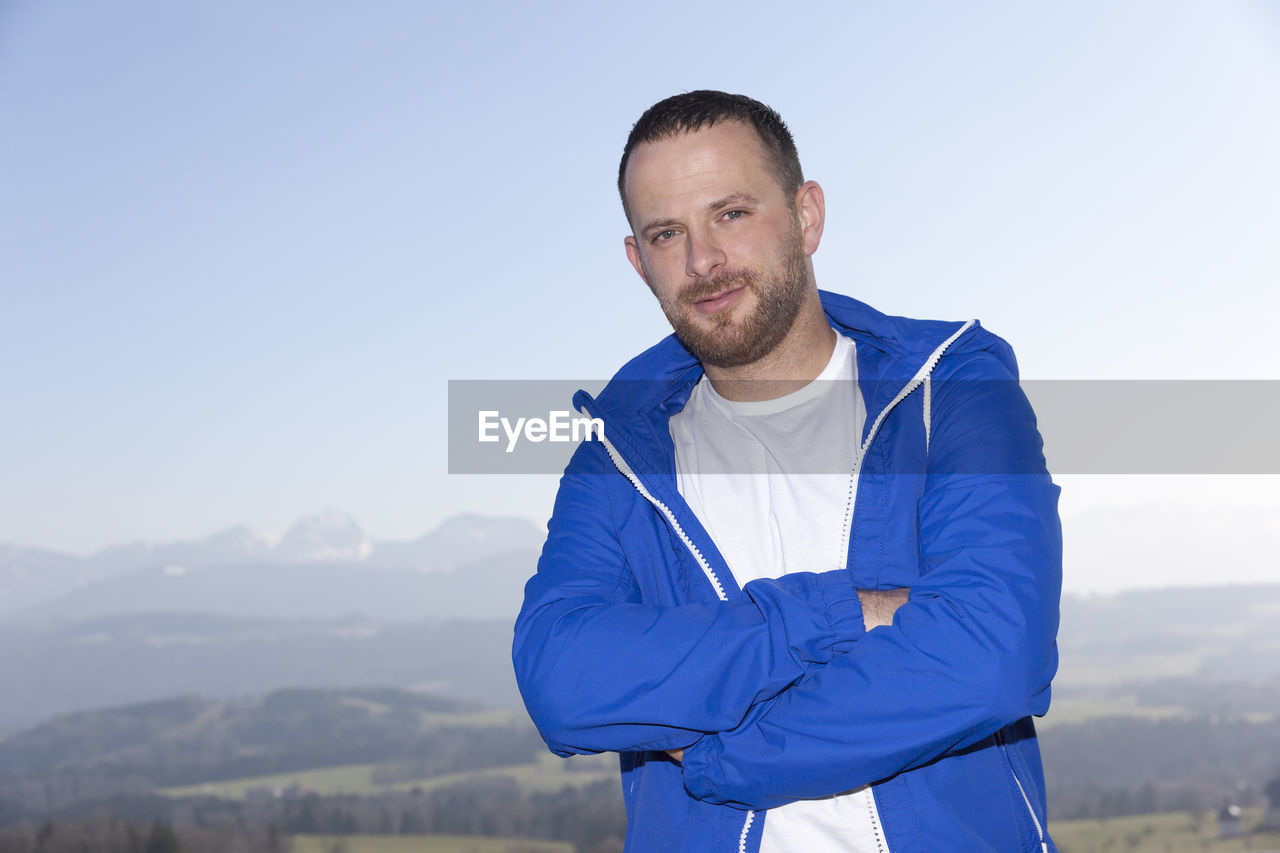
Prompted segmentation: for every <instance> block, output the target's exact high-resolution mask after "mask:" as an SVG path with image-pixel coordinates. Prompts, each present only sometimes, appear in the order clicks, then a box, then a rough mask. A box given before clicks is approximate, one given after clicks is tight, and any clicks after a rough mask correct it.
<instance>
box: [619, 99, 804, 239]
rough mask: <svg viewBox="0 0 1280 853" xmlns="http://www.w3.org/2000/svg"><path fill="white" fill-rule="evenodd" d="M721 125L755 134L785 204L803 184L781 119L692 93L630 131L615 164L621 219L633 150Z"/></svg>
mask: <svg viewBox="0 0 1280 853" xmlns="http://www.w3.org/2000/svg"><path fill="white" fill-rule="evenodd" d="M725 121H740V122H742V123H743V124H746V125H749V126H750V127H753V128H755V131H756V136H758V137H759V138H760V142H761V144H762V145H764V150H765V153H766V154H767V155H768V157H769V165H770V166H771V168H772V170H773V173H774V176H775V177H777V179H778V183H780V184H781V185H782V189H783V190H784V191H785V192H786V193H787V197H788V199H790V198H791V196H792V195H793V194H794V193H795V191H796V190H798V189H800V185H801V184H803V183H804V173H803V172H801V170H800V155H799V154H797V153H796V143H795V140H794V139H792V138H791V131H790V130H788V129H787V124H786V122H784V121H783V120H782V116H780V115H778V113H777V111H776V110H774V109H773V108H772V107H769V106H767V105H765V104H762V103H760V102H759V101H757V100H755V99H754V98H748V97H747V96H746V95H730V94H728V93H727V92H717V91H715V90H713V89H698V90H697V91H693V92H685V93H684V94H682V95H672V96H671V97H670V98H667V99H665V100H662V101H658V103H656V104H654V105H653V106H651V107H649V109H647V110H645V111H644V115H642V116H640V119H639V121H637V122H636V123H635V125H634V126H633V127H632V128H631V135H630V136H628V137H627V145H626V147H625V148H623V149H622V162H621V163H619V164H618V195H620V196H621V197H622V209H623V210H624V211H626V213H627V215H628V216H630V213H631V212H630V210H629V209H628V208H627V192H626V179H627V162H628V161H629V160H630V159H631V152H632V151H634V150H635V147H636V146H637V145H639V144H641V143H643V142H657V141H658V140H660V139H667V138H669V137H672V136H675V135H677V134H680V133H693V132H694V131H698V130H702V129H703V128H704V127H712V126H714V125H717V124H720V123H721V122H725Z"/></svg>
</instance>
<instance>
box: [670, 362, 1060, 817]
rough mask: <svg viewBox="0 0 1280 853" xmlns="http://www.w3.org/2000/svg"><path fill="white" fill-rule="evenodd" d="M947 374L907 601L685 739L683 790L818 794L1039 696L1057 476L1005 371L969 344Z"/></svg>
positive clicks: (951, 741)
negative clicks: (785, 682)
mask: <svg viewBox="0 0 1280 853" xmlns="http://www.w3.org/2000/svg"><path fill="white" fill-rule="evenodd" d="M956 377H957V378H954V379H953V380H952V381H950V382H947V383H937V382H935V388H934V390H935V397H934V407H933V413H934V418H933V422H934V435H933V442H932V445H931V448H930V454H929V473H928V475H927V476H926V479H925V486H924V492H923V495H922V496H921V498H920V500H919V502H918V504H917V524H918V536H919V539H918V542H919V559H920V571H921V578H920V580H919V582H918V583H917V584H916V585H915V586H913V587H912V589H911V593H910V598H909V600H908V602H907V603H906V604H904V605H903V606H902V607H901V608H899V609H898V611H897V613H896V614H895V616H894V621H893V625H892V626H887V627H882V628H877V629H875V630H873V631H870V632H868V633H867V634H866V636H864V637H863V638H862V639H861V640H859V641H858V642H857V643H856V644H853V645H852V646H851V647H850V648H849V649H848V651H847V652H846V653H841V654H837V655H836V656H835V657H834V658H833V660H832V661H831V662H830V663H828V664H826V665H823V666H816V667H810V671H809V672H808V674H807V675H806V676H805V677H804V678H803V679H801V680H800V681H798V682H797V683H796V685H795V686H793V687H792V688H791V689H789V690H786V691H784V692H783V693H781V694H779V695H777V696H776V697H774V698H772V699H769V700H766V701H764V702H761V703H760V704H759V705H757V706H756V707H755V708H753V709H752V711H751V713H750V714H749V715H748V717H747V718H746V719H745V720H744V721H743V722H742V723H741V724H740V725H738V726H736V727H734V728H733V729H730V730H725V731H722V732H720V733H718V734H715V735H711V736H708V737H706V738H703V739H702V740H700V741H699V742H698V743H697V744H695V745H693V746H692V747H691V748H689V749H687V750H686V751H685V753H684V770H683V772H684V778H685V785H686V787H687V788H688V790H689V791H690V793H692V794H693V795H694V796H696V797H698V798H700V799H703V800H707V801H710V802H716V803H726V804H731V805H737V806H741V807H745V808H771V807H774V806H778V805H781V804H783V803H786V802H790V801H792V800H797V799H804V798H812V797H822V796H829V795H832V794H835V793H839V792H842V791H849V790H853V789H856V788H859V787H861V786H863V785H866V784H869V783H873V782H876V781H879V780H882V779H886V778H888V777H890V776H893V775H895V774H897V773H899V772H902V771H904V770H908V769H911V768H914V767H919V766H921V765H923V764H925V763H928V762H930V761H932V760H934V759H936V758H938V757H940V756H942V755H945V754H947V753H949V752H952V751H955V750H960V749H964V748H965V747H967V746H971V745H973V744H975V743H977V742H979V741H981V740H983V739H985V738H987V737H989V736H991V735H992V734H994V733H995V732H996V731H998V730H1000V729H1002V728H1004V727H1005V726H1007V725H1009V724H1010V723H1013V722H1015V721H1016V720H1019V719H1021V718H1023V717H1025V716H1028V715H1031V714H1043V713H1044V712H1045V711H1046V710H1047V709H1048V702H1049V683H1050V680H1051V679H1052V677H1053V673H1054V671H1055V669H1056V667H1057V650H1056V645H1055V636H1056V634H1057V626H1058V604H1059V597H1060V590H1061V563H1062V544H1061V530H1060V526H1059V522H1058V514H1057V497H1058V487H1057V486H1055V485H1054V484H1053V483H1052V481H1051V480H1050V478H1049V475H1048V473H1047V472H1046V471H1045V470H1044V461H1043V454H1042V452H1041V443H1040V437H1039V433H1038V432H1037V430H1036V427H1035V417H1034V415H1033V414H1032V412H1031V408H1030V405H1029V404H1028V403H1027V400H1026V397H1025V396H1024V395H1023V393H1022V391H1021V389H1020V388H1019V387H1018V385H1017V382H1016V380H1015V379H1014V378H1013V376H1012V374H1011V373H1010V372H1009V371H1008V370H1007V369H1006V368H1004V367H1003V365H1001V364H1000V363H999V362H998V361H997V360H996V359H992V358H985V359H984V358H977V359H975V360H970V361H969V363H967V364H966V365H965V366H964V367H963V368H962V369H961V370H960V371H959V372H958V373H957V374H956ZM944 384H945V385H946V386H947V388H948V390H946V391H945V392H944V391H943V390H942V387H941V385H944ZM889 476H894V475H892V474H890V475H889Z"/></svg>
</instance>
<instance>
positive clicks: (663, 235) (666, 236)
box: [653, 230, 676, 243]
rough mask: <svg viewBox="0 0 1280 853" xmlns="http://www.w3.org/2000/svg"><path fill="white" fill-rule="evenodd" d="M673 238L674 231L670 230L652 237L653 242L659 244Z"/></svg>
mask: <svg viewBox="0 0 1280 853" xmlns="http://www.w3.org/2000/svg"><path fill="white" fill-rule="evenodd" d="M674 236H676V232H675V231H672V230H667V231H659V232H658V233H657V234H654V235H653V242H655V243H661V242H663V241H665V240H670V239H671V238H672V237H674Z"/></svg>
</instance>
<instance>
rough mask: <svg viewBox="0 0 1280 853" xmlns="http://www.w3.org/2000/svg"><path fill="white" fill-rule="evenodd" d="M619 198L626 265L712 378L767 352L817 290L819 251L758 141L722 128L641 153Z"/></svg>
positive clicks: (746, 130) (733, 126)
mask: <svg viewBox="0 0 1280 853" xmlns="http://www.w3.org/2000/svg"><path fill="white" fill-rule="evenodd" d="M806 186H810V185H806ZM814 186H816V185H814ZM626 194H627V202H628V207H629V208H630V213H631V227H632V230H633V236H629V237H627V240H626V244H627V257H628V258H629V259H630V261H631V263H632V265H633V266H635V268H636V272H638V273H639V274H640V277H641V278H642V279H644V281H645V283H646V284H648V285H649V288H650V289H651V290H652V291H653V293H654V295H655V296H657V297H658V302H659V304H660V305H661V306H662V310H663V313H665V314H666V315H667V319H668V320H669V321H670V322H671V325H672V327H673V328H674V329H675V332H676V335H677V336H678V337H679V338H680V340H681V342H683V343H684V345H685V347H687V348H688V349H689V351H690V352H692V353H693V354H694V355H695V356H696V357H697V358H698V360H699V361H701V362H702V363H703V364H711V365H715V366H718V367H739V366H742V365H745V364H751V363H753V362H755V361H757V360H759V359H760V358H762V357H763V356H765V355H767V354H768V353H770V352H772V351H773V349H774V348H775V347H776V346H777V345H778V344H779V343H780V342H781V341H782V339H783V338H784V337H785V336H786V334H787V332H788V331H789V330H790V329H791V326H792V324H793V323H794V321H795V319H796V316H797V314H798V313H799V311H800V307H801V305H802V304H803V302H804V300H805V298H806V296H807V294H808V291H809V289H810V288H811V287H812V275H811V272H810V270H809V264H808V256H809V255H810V254H812V253H813V250H814V249H815V248H817V240H816V236H813V235H810V234H809V233H808V229H806V228H805V227H804V225H803V223H802V216H801V214H800V212H799V211H798V210H797V208H796V200H795V199H794V198H792V197H791V196H790V194H789V193H787V192H786V191H784V190H783V189H782V186H781V185H780V184H779V183H778V179H777V177H776V176H775V175H774V173H773V171H771V170H770V168H769V159H768V156H767V155H766V153H765V150H764V147H763V145H762V144H761V142H760V140H759V138H758V137H757V135H756V132H755V130H754V129H753V128H752V127H750V126H748V125H745V124H742V123H740V122H724V123H722V124H718V125H714V126H713V127H709V128H704V129H702V130H700V131H697V132H695V133H686V134H681V135H679V136H675V137H671V138H668V139H663V140H659V141H657V142H648V143H644V144H642V145H639V146H637V147H636V148H635V149H634V150H633V151H632V153H631V159H630V160H629V162H628V163H627V171H626ZM820 230H821V229H820V227H819V229H818V231H819V232H820Z"/></svg>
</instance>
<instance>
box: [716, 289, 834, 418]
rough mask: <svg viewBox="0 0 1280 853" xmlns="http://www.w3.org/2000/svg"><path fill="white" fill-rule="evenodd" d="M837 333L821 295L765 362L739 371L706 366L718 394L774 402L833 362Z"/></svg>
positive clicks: (739, 399)
mask: <svg viewBox="0 0 1280 853" xmlns="http://www.w3.org/2000/svg"><path fill="white" fill-rule="evenodd" d="M835 346H836V332H835V330H834V329H832V328H831V324H830V323H829V322H828V321H827V315H826V313H825V312H824V311H823V310H822V303H821V302H820V301H819V300H818V295H817V292H816V291H815V292H814V294H813V298H812V299H811V300H807V301H806V302H805V304H804V307H803V308H801V310H800V314H799V315H797V317H796V320H795V323H794V324H793V325H792V326H791V331H789V332H788V333H787V336H786V337H785V338H783V339H782V342H781V343H780V344H778V346H777V347H775V348H774V349H773V351H771V352H770V353H769V354H768V355H766V356H765V357H764V358H761V359H759V360H757V361H754V362H752V363H751V364H744V365H741V366H739V367H717V366H715V365H711V364H708V365H705V369H706V372H707V379H708V381H710V382H711V387H712V388H715V389H716V393H717V394H719V395H720V396H721V397H724V398H725V399H726V400H733V401H735V402H740V403H750V402H758V401H760V400H773V399H776V398H778V397H782V396H785V395H786V394H790V393H791V392H793V391H796V390H798V389H800V388H803V387H804V386H805V385H808V384H809V383H810V382H812V381H813V380H814V379H816V378H818V375H819V374H821V373H822V371H823V368H825V367H826V366H827V363H828V362H829V361H830V360H831V353H832V352H833V351H834V350H835Z"/></svg>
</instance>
